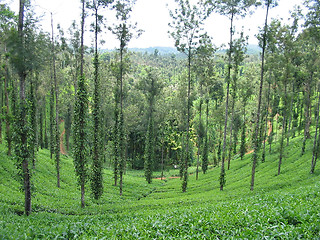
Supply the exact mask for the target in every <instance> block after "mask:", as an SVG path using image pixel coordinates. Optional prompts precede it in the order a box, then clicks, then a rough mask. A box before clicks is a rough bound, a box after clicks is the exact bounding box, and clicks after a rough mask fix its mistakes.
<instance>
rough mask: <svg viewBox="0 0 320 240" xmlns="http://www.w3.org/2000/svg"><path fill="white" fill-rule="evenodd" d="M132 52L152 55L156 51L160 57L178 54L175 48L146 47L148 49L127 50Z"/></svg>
mask: <svg viewBox="0 0 320 240" xmlns="http://www.w3.org/2000/svg"><path fill="white" fill-rule="evenodd" d="M129 50H130V51H132V52H142V53H145V52H146V53H149V54H154V53H155V51H156V50H157V51H158V53H159V54H160V55H166V54H179V52H178V51H177V49H176V48H173V47H148V48H129Z"/></svg>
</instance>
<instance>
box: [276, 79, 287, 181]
mask: <svg viewBox="0 0 320 240" xmlns="http://www.w3.org/2000/svg"><path fill="white" fill-rule="evenodd" d="M284 99H287V84H286V83H285V86H284ZM287 106H288V104H287V100H285V103H284V107H283V113H282V115H283V116H282V131H281V139H280V151H279V152H280V153H279V164H278V175H280V172H281V164H282V158H283V144H284V138H285V135H286V128H287V126H286V122H287V109H286V108H287Z"/></svg>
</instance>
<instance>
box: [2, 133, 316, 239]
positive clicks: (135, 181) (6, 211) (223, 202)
mask: <svg viewBox="0 0 320 240" xmlns="http://www.w3.org/2000/svg"><path fill="white" fill-rule="evenodd" d="M301 140H302V139H301V138H297V139H295V140H293V141H292V142H291V144H290V146H289V147H288V148H287V149H286V151H285V154H286V156H287V157H286V161H285V162H284V163H283V164H284V165H283V174H281V175H280V176H277V175H276V173H277V165H278V153H277V152H278V150H279V147H280V145H279V144H276V145H275V146H274V151H273V152H272V154H270V155H268V157H267V158H266V160H265V163H261V164H259V166H258V171H257V179H256V188H255V191H254V192H251V191H250V189H249V186H250V170H251V161H250V159H251V155H252V154H247V155H246V156H245V157H244V159H243V160H241V159H240V157H239V155H237V156H236V157H235V158H234V159H233V162H232V164H233V165H232V168H231V169H230V170H229V171H227V173H228V184H227V185H226V187H225V189H224V191H220V190H219V182H218V181H217V179H218V178H219V174H220V169H219V167H215V168H213V167H210V168H209V170H208V172H207V173H206V174H202V173H200V174H199V180H198V181H196V180H195V170H196V168H195V167H193V168H191V170H190V173H191V174H192V175H190V176H189V181H190V183H189V188H188V191H187V192H186V193H182V192H181V190H180V185H181V180H180V179H179V178H170V177H173V176H177V175H179V171H178V170H172V169H171V168H170V169H169V168H168V169H166V170H165V171H164V177H165V180H162V181H161V180H160V179H153V181H152V183H151V184H148V183H147V182H146V181H145V179H144V172H143V171H141V170H127V172H126V175H125V176H124V192H123V195H122V196H119V194H118V189H117V187H115V186H111V183H112V175H113V171H112V168H111V167H110V168H105V169H104V171H103V173H104V186H107V187H105V193H104V195H103V197H102V198H100V199H99V200H98V201H96V200H94V198H90V199H88V200H87V201H86V207H85V208H83V209H82V208H81V207H80V204H79V193H80V189H78V188H77V182H76V178H75V174H74V169H73V162H72V159H71V158H67V157H66V156H62V158H61V188H60V189H57V187H56V184H55V178H56V176H55V167H54V161H53V160H50V153H49V151H48V150H40V151H39V153H38V157H39V163H38V166H39V167H38V168H37V169H36V170H35V171H34V174H33V185H34V195H33V214H32V215H30V216H29V217H26V216H21V215H23V212H24V208H23V202H24V198H23V194H22V193H21V192H20V190H19V189H20V184H19V181H17V179H15V178H12V176H14V175H15V174H16V169H15V167H14V161H13V160H12V159H11V158H8V157H6V155H5V148H4V147H3V146H1V147H0V150H1V158H0V159H1V160H0V161H1V162H0V163H1V169H0V173H1V174H0V176H1V183H2V184H1V185H0V186H1V189H0V190H1V191H0V193H1V195H0V206H1V210H0V211H1V214H0V223H1V224H0V238H1V239H33V238H45V239H47V238H48V239H53V238H58V239H60V238H62V239H68V238H79V239H88V238H89V239H93V238H95V237H97V238H99V239H101V238H107V239H121V238H142V239H150V238H156V239H170V238H186V239H202V238H206V239H208V238H209V239H210V238H211V239H230V238H232V237H234V238H249V239H250V238H251V239H252V238H254V239H257V238H258V239H263V238H271V239H273V238H280V239H298V238H301V239H317V238H319V237H320V228H319V226H320V222H319V221H320V218H319V209H320V202H319V194H320V186H319V177H320V176H319V174H320V173H319V171H316V172H315V174H314V175H310V174H309V173H308V171H306V169H307V168H308V167H309V161H308V160H309V159H310V157H311V149H312V144H311V143H309V144H307V146H306V150H307V152H308V153H307V154H305V155H304V156H303V157H300V153H299V149H300V145H301ZM154 176H155V177H159V178H160V176H161V172H155V173H154Z"/></svg>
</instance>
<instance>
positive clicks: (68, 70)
mask: <svg viewBox="0 0 320 240" xmlns="http://www.w3.org/2000/svg"><path fill="white" fill-rule="evenodd" d="M31 3H32V2H31ZM31 3H30V2H29V1H25V0H20V11H19V16H16V15H15V14H14V13H13V12H12V11H11V10H10V9H9V7H8V6H7V5H6V4H0V47H1V49H0V51H1V52H0V53H1V59H0V61H1V71H0V75H1V88H0V91H1V92H0V94H1V112H2V117H1V123H0V131H1V134H0V137H1V143H2V144H6V145H7V149H8V151H7V154H8V155H10V156H12V157H14V158H15V159H16V162H17V168H18V170H19V176H20V177H21V182H22V186H23V190H24V193H25V213H26V214H27V215H29V214H30V212H31V178H32V173H33V172H34V169H36V168H37V151H38V150H39V149H43V148H46V149H49V150H50V155H51V158H52V159H54V162H55V167H56V174H57V188H59V187H60V178H61V177H63V176H60V154H61V152H60V137H61V134H62V130H65V133H64V135H63V136H64V139H63V142H64V145H65V146H66V154H69V155H71V156H72V157H73V159H74V166H75V173H76V176H77V179H78V184H79V187H80V189H81V206H82V207H84V206H85V192H86V186H90V190H91V193H92V197H93V198H95V199H99V198H100V197H101V196H102V195H103V190H104V189H105V188H106V187H104V186H103V168H104V167H112V169H113V172H114V176H113V183H110V185H111V184H113V185H116V186H119V192H120V194H122V193H123V189H125V187H124V186H125V181H124V179H123V176H124V175H125V170H126V169H127V168H132V169H144V172H145V178H146V181H147V182H148V183H151V182H152V177H153V171H155V170H157V171H160V172H162V174H161V177H163V172H164V170H165V169H166V168H167V167H179V169H180V177H181V179H182V191H187V183H188V175H189V173H188V168H189V167H190V166H195V167H196V172H195V175H196V179H198V177H199V172H200V171H202V172H203V173H206V171H207V170H208V166H209V165H213V166H214V167H218V166H219V167H221V174H220V177H219V178H218V177H217V179H216V180H217V181H219V182H220V189H221V190H223V188H224V186H225V185H226V180H227V175H226V172H227V171H226V169H230V168H231V167H232V159H233V157H235V156H239V157H240V158H241V159H242V158H243V157H244V155H245V154H246V153H247V152H249V151H250V150H251V149H253V154H252V156H253V157H252V158H253V159H252V163H253V165H252V180H251V189H252V190H253V189H254V177H255V170H256V165H257V163H258V161H260V162H265V157H266V155H267V154H268V153H269V152H271V151H278V152H279V167H278V169H277V171H276V170H275V171H276V173H277V174H281V165H282V161H283V159H285V154H284V149H285V147H286V146H287V145H288V144H290V139H291V138H293V137H297V136H299V135H301V134H303V142H302V143H301V154H304V153H305V151H306V148H305V147H306V142H307V141H308V139H310V138H311V137H312V135H311V127H313V126H314V128H315V134H314V139H313V157H312V159H310V163H311V167H310V170H309V171H310V172H311V173H313V172H314V170H315V166H316V161H317V158H318V153H319V145H320V143H319V132H320V131H319V129H318V125H319V103H320V101H319V99H320V94H319V84H318V79H319V76H318V71H317V69H318V67H319V57H318V56H319V54H318V52H319V46H318V42H319V35H318V34H319V27H318V26H319V19H318V18H317V16H318V15H317V14H319V10H320V9H319V8H320V5H319V3H318V2H317V1H307V2H306V7H307V9H308V12H307V14H306V15H305V16H303V15H302V11H301V9H300V8H297V9H295V11H293V12H292V18H291V22H290V24H283V23H282V22H281V21H280V20H276V19H273V20H271V22H270V20H269V19H268V13H269V11H272V8H273V7H276V2H275V1H271V0H265V1H253V0H251V1H246V0H241V1H206V2H204V1H199V2H198V4H197V5H191V4H190V3H189V1H183V0H179V1H178V0H177V1H176V6H177V8H176V9H174V10H172V11H170V16H171V18H172V21H171V23H169V26H170V27H171V28H170V29H171V30H170V36H171V37H172V38H173V41H175V44H176V47H177V50H178V51H179V52H181V53H182V54H183V55H184V57H181V55H174V54H171V55H170V54H168V55H161V54H159V52H158V51H157V50H155V51H154V53H153V54H147V53H145V54H144V53H137V52H129V51H128V49H127V46H128V43H129V42H130V40H131V39H132V38H133V37H139V36H140V34H142V30H140V29H138V28H137V26H136V24H135V23H132V22H131V21H130V14H131V11H132V7H133V5H134V3H135V1H133V0H117V1H102V0H101V1H96V0H93V1H84V0H82V1H81V4H82V14H81V16H80V17H79V23H77V22H76V21H75V22H74V23H73V24H72V25H71V26H70V28H69V29H68V34H66V33H65V32H64V30H63V29H61V28H60V27H59V26H58V27H55V26H54V19H53V18H52V31H51V33H45V32H43V30H41V28H40V26H39V24H38V22H37V19H35V18H34V14H33V12H32V5H31ZM257 7H263V8H264V9H265V10H266V21H265V25H264V26H262V28H261V31H260V32H259V33H257V37H258V39H259V45H260V47H261V49H262V51H261V53H262V54H261V56H253V55H247V53H246V48H247V37H246V35H245V33H244V32H240V33H239V34H236V29H235V27H234V26H235V21H237V19H238V18H239V17H244V16H245V15H246V14H248V11H249V10H254V9H255V8H257ZM104 8H110V9H111V10H112V11H114V12H115V14H116V21H115V22H114V23H112V24H110V23H107V22H106V21H105V18H104V16H103V15H101V12H103V11H102V10H103V9H104ZM216 12H218V13H220V14H222V15H225V16H227V17H228V19H229V20H230V29H229V31H230V42H229V45H228V49H227V51H226V53H221V52H220V53H219V52H217V51H218V48H217V47H216V46H214V45H213V43H212V38H211V36H208V34H207V33H206V31H205V29H203V23H204V21H205V20H206V19H207V18H208V17H210V14H213V13H216ZM88 14H91V15H92V16H93V18H92V19H94V21H93V23H91V22H88V21H86V20H87V18H86V16H87V15H88ZM105 23H107V24H108V26H109V27H108V29H109V30H110V31H111V32H112V33H113V34H114V35H115V37H116V38H117V40H118V43H119V47H118V49H117V50H115V51H113V52H104V53H101V52H99V42H100V40H101V39H100V34H101V31H102V27H103V25H104V24H105ZM89 25H90V26H91V30H92V32H93V33H94V34H93V42H94V46H93V47H91V48H88V47H86V46H85V44H84V39H85V38H84V36H85V34H87V33H88V32H86V31H85V26H89ZM300 26H301V27H300ZM212 37H214V36H212ZM312 124H313V126H312ZM275 141H279V143H280V148H279V149H273V148H272V147H273V143H274V142H275ZM88 183H89V184H88ZM105 194H107V193H105Z"/></svg>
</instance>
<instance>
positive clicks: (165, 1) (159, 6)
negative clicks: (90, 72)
mask: <svg viewBox="0 0 320 240" xmlns="http://www.w3.org/2000/svg"><path fill="white" fill-rule="evenodd" d="M0 2H4V3H8V4H9V6H10V8H11V9H12V10H14V11H16V12H18V4H19V0H0ZM191 2H192V1H191ZM302 2H303V0H279V5H278V6H277V7H276V8H272V9H271V10H270V18H282V19H283V20H287V19H288V17H289V16H290V13H289V11H291V10H293V9H294V6H295V5H302ZM173 3H174V0H137V2H136V4H135V6H134V8H133V11H132V17H131V21H132V22H133V23H134V22H137V24H138V28H140V29H142V30H144V33H143V34H142V35H141V36H140V37H139V38H138V39H135V38H134V39H132V40H131V41H130V43H129V47H130V48H146V47H174V40H173V39H172V38H170V37H169V34H168V31H169V30H170V28H169V27H168V23H169V22H170V21H171V19H170V16H169V9H172V10H173ZM31 4H32V5H33V6H35V12H36V14H37V15H38V16H42V17H41V19H42V20H41V22H40V24H41V25H42V28H43V29H44V30H45V31H47V32H51V30H50V29H51V25H50V24H51V22H50V12H52V13H53V21H54V25H55V26H56V25H57V24H58V23H59V24H60V25H61V26H62V28H63V29H64V30H65V32H66V31H67V29H68V28H69V27H70V25H71V23H72V21H73V20H76V21H78V22H79V21H80V13H81V1H80V0H31ZM101 13H103V14H104V15H105V16H106V17H107V20H106V24H107V25H111V24H112V22H113V21H112V20H113V19H114V17H113V16H112V13H111V12H110V11H108V10H104V11H103V12H101ZM264 19H265V9H263V8H258V9H256V10H255V11H254V13H253V14H252V15H250V16H247V17H246V18H244V19H237V20H236V23H235V28H236V29H235V30H236V32H238V31H241V29H242V27H243V29H244V33H245V35H248V36H249V40H248V42H249V44H257V39H256V37H255V35H256V34H257V33H258V29H259V27H262V26H263V24H264ZM89 21H90V19H87V23H88V22H89ZM229 25H230V22H229V20H228V18H227V17H224V16H220V15H219V14H216V13H215V14H212V15H211V16H210V17H209V18H208V19H207V21H206V22H205V25H204V29H205V31H207V32H208V34H209V36H211V37H212V39H213V42H214V44H215V45H216V46H220V45H222V44H225V45H226V44H227V43H228V40H229ZM86 29H87V31H86V33H85V36H86V37H85V44H86V45H88V46H90V45H91V39H92V33H90V31H89V23H88V24H87V28H86ZM100 38H102V39H103V40H104V41H105V42H106V43H105V44H104V45H103V46H100V47H101V48H108V49H113V48H116V47H117V46H118V45H119V44H118V42H117V41H116V39H114V37H113V36H112V34H111V33H110V32H109V31H108V30H105V31H104V33H103V34H102V35H101V37H100Z"/></svg>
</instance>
